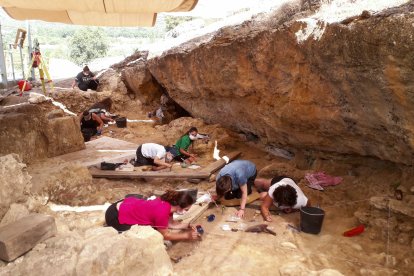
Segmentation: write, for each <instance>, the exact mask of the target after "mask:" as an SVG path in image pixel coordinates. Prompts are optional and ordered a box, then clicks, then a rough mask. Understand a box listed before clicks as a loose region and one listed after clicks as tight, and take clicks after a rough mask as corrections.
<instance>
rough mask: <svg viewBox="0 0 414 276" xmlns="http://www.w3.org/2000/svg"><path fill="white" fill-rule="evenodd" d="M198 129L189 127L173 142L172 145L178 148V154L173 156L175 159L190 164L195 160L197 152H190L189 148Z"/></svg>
mask: <svg viewBox="0 0 414 276" xmlns="http://www.w3.org/2000/svg"><path fill="white" fill-rule="evenodd" d="M197 134H198V130H197V128H196V127H191V128H190V130H189V131H187V132H186V134H184V135H183V136H181V138H180V139H178V141H177V142H176V143H175V145H174V147H175V148H176V149H177V150H178V155H177V156H176V157H175V158H174V159H175V160H177V161H181V162H185V163H187V164H191V163H193V162H195V161H196V160H197V154H194V153H190V151H189V148H190V146H192V145H193V141H194V140H197Z"/></svg>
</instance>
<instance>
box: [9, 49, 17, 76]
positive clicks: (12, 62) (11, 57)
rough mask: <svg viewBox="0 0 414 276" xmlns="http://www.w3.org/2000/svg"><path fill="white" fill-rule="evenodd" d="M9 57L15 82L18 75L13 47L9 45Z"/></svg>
mask: <svg viewBox="0 0 414 276" xmlns="http://www.w3.org/2000/svg"><path fill="white" fill-rule="evenodd" d="M9 55H10V64H11V70H12V73H13V80H14V81H15V80H16V75H15V74H14V60H13V46H12V45H11V44H9Z"/></svg>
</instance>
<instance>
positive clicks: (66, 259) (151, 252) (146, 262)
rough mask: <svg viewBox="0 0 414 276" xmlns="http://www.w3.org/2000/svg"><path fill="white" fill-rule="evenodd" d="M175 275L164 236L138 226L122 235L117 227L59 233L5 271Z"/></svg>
mask: <svg viewBox="0 0 414 276" xmlns="http://www.w3.org/2000/svg"><path fill="white" fill-rule="evenodd" d="M33 271H36V274H37V275H171V274H172V264H171V262H170V259H169V257H168V254H167V252H166V251H165V248H164V244H163V242H162V236H161V234H159V233H158V232H157V231H156V230H153V229H152V228H151V227H139V226H135V227H133V228H132V229H131V230H129V231H127V232H125V233H123V234H118V233H117V231H115V230H114V229H113V228H110V227H106V228H103V227H101V228H93V229H90V230H88V231H86V232H85V233H80V232H75V231H72V232H69V233H64V234H58V236H56V237H53V238H50V239H48V240H46V241H44V242H42V243H40V244H38V245H37V246H36V247H35V248H33V249H32V250H31V251H30V252H29V253H27V254H26V255H24V256H23V257H20V258H19V259H17V260H16V261H15V262H13V263H11V264H9V265H7V266H5V267H3V268H2V272H1V274H2V275H31V274H33Z"/></svg>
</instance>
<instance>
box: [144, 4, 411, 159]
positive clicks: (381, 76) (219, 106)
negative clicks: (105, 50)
mask: <svg viewBox="0 0 414 276" xmlns="http://www.w3.org/2000/svg"><path fill="white" fill-rule="evenodd" d="M299 10H300V3H299V1H292V2H289V4H288V5H285V6H283V7H282V8H281V9H279V10H278V11H276V12H275V13H274V14H272V15H270V16H268V17H267V18H262V17H258V18H256V19H253V20H251V21H247V22H244V23H243V24H241V25H238V26H232V27H225V28H222V29H220V30H219V31H217V32H216V33H213V34H209V35H206V36H204V37H200V38H197V39H193V40H191V41H189V42H187V43H185V44H182V45H180V46H179V47H176V48H174V49H171V50H169V51H166V52H165V53H164V54H163V55H162V56H159V57H156V58H153V59H150V60H149V61H148V65H149V70H150V71H151V73H152V75H153V76H154V77H155V78H156V79H157V81H158V82H159V83H160V84H161V86H163V87H164V88H165V89H166V90H167V92H168V93H169V95H170V96H171V97H172V98H173V99H174V100H175V101H176V102H177V103H178V104H179V105H181V106H182V107H183V108H184V109H186V110H187V111H188V112H189V113H190V114H191V115H193V116H195V117H200V118H202V119H204V120H205V121H206V122H207V123H220V124H221V125H223V126H225V127H229V128H232V129H236V130H239V131H243V132H245V133H252V134H254V135H255V136H257V137H259V138H260V139H261V140H262V141H264V142H265V143H267V144H270V145H275V146H277V147H281V148H286V149H301V150H314V151H322V152H327V153H340V154H351V155H361V156H373V157H376V158H380V159H383V160H390V161H393V162H398V163H403V164H410V165H411V164H413V160H414V158H413V155H414V120H412V118H413V116H414V108H413V106H414V98H413V97H412V96H411V95H412V85H411V82H412V80H411V79H412V75H413V73H414V72H413V68H414V44H413V43H411V41H412V37H411V35H412V24H413V22H414V13H413V11H414V5H412V4H410V3H409V4H407V5H405V6H402V7H400V8H394V9H392V10H390V11H384V12H382V13H377V14H375V15H373V16H370V15H369V13H364V14H363V15H362V16H361V17H358V16H357V17H355V18H353V20H351V21H344V22H342V23H332V24H329V23H326V22H322V21H318V20H317V19H314V18H303V17H304V15H303V14H302V15H301V14H300V13H299ZM312 31H313V32H312ZM309 34H313V35H309Z"/></svg>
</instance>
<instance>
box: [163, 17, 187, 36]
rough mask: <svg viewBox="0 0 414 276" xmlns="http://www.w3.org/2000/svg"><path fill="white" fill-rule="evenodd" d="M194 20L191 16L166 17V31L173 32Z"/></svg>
mask: <svg viewBox="0 0 414 276" xmlns="http://www.w3.org/2000/svg"><path fill="white" fill-rule="evenodd" d="M191 20H193V17H191V16H166V17H165V31H166V32H168V31H171V30H172V29H174V28H175V27H177V26H178V25H180V24H181V23H183V22H186V21H191Z"/></svg>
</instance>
